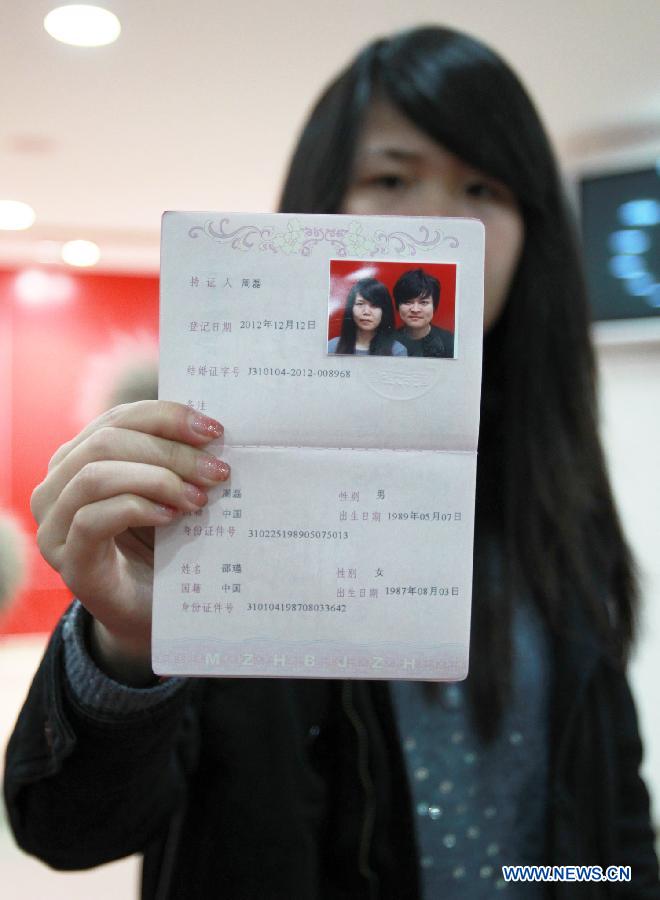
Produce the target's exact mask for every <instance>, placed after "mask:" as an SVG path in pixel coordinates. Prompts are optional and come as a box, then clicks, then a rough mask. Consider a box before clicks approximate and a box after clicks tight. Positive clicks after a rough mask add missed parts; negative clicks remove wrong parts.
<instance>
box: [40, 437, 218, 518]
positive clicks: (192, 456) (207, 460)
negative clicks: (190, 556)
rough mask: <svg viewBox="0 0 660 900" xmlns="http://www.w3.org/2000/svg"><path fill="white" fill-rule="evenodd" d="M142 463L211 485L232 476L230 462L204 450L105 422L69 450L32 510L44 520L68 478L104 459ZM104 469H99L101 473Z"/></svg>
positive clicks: (47, 481)
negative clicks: (223, 460) (101, 426)
mask: <svg viewBox="0 0 660 900" xmlns="http://www.w3.org/2000/svg"><path fill="white" fill-rule="evenodd" d="M104 460H105V461H114V462H132V463H142V464H146V465H149V466H156V467H159V468H164V469H167V470H170V471H171V472H173V473H175V474H176V475H178V476H179V477H180V478H181V479H183V481H186V482H189V483H192V484H196V485H197V486H198V487H201V488H208V487H211V486H213V485H215V484H218V483H219V482H221V481H226V480H227V478H228V477H229V466H228V465H227V464H226V463H224V462H222V460H220V459H218V458H217V457H216V456H213V455H212V454H210V453H206V452H205V451H204V450H200V449H196V448H195V447H191V446H189V445H188V444H182V443H179V442H178V441H173V440H168V439H165V438H161V437H154V436H153V435H151V434H145V433H143V432H139V431H131V430H128V429H126V428H114V427H112V426H104V427H103V428H100V429H99V430H96V431H93V432H92V433H91V434H89V435H88V437H87V438H86V439H85V440H84V441H82V442H80V443H79V444H78V445H77V446H76V447H75V448H74V449H72V450H71V451H70V452H69V453H67V454H66V455H65V456H64V457H63V458H62V460H61V462H60V463H58V464H57V465H56V466H55V467H54V468H52V469H51V471H50V472H49V473H48V476H47V477H46V479H45V481H43V482H42V483H41V484H40V485H39V486H38V487H37V488H36V489H35V491H34V493H33V494H32V501H31V506H32V512H33V515H34V517H35V518H36V520H37V522H39V523H41V522H42V521H43V519H44V517H45V516H46V514H47V513H48V511H49V510H50V508H51V506H52V505H53V504H55V502H56V501H57V498H58V497H59V496H60V494H61V493H62V492H63V491H64V489H65V487H66V486H67V485H68V484H69V482H70V481H71V480H72V479H73V478H75V477H76V475H78V473H79V472H81V471H82V470H83V469H84V468H85V467H86V466H89V465H90V464H91V463H96V462H101V461H104ZM100 471H101V470H99V469H97V470H96V474H97V475H98V474H99V473H100Z"/></svg>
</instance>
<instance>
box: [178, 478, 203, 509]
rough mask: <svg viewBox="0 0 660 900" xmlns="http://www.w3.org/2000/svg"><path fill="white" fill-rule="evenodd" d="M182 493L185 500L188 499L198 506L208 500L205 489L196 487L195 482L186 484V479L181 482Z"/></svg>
mask: <svg viewBox="0 0 660 900" xmlns="http://www.w3.org/2000/svg"><path fill="white" fill-rule="evenodd" d="M183 493H184V494H185V497H186V500H189V501H190V503H192V504H194V505H195V506H198V507H200V506H206V504H207V503H208V501H209V498H208V496H207V494H206V491H203V490H202V489H201V488H198V487H197V485H196V484H188V482H187V481H184V483H183Z"/></svg>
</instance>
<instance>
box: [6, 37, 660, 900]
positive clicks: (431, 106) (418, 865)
mask: <svg viewBox="0 0 660 900" xmlns="http://www.w3.org/2000/svg"><path fill="white" fill-rule="evenodd" d="M281 206H282V209H283V210H284V211H287V212H325V213H333V212H346V213H351V214H360V213H377V214H386V213H392V214H398V213H404V214H406V213H410V214H420V215H433V214H438V215H466V216H476V217H478V218H480V219H481V220H482V221H483V222H484V224H485V227H486V235H487V240H486V248H487V250H486V253H487V255H486V283H485V313H484V328H485V338H484V381H483V401H482V426H481V436H480V445H479V451H480V452H479V470H478V494H477V522H476V547H475V585H474V588H475V589H474V614H473V615H474V631H473V643H472V651H471V659H472V671H471V674H470V677H469V679H468V681H467V683H466V687H460V686H450V687H449V688H448V689H447V690H445V691H442V692H437V693H436V692H434V691H432V690H430V689H424V688H423V687H421V686H417V685H415V684H414V683H411V684H404V683H401V684H394V685H392V686H391V690H390V687H388V685H386V684H384V683H381V682H376V683H368V682H356V683H353V684H352V683H350V682H344V683H327V682H322V681H292V682H283V681H278V680H269V681H258V680H257V681H252V680H246V681H240V680H239V681H230V682H215V681H199V682H196V681H194V680H189V681H185V680H181V679H173V680H171V681H169V682H168V683H166V684H164V685H158V684H155V681H154V678H153V675H152V673H151V670H150V664H149V623H150V596H151V557H150V554H149V551H148V546H147V544H146V543H145V533H144V531H143V528H144V527H145V526H150V525H159V524H162V523H164V522H169V521H171V520H172V518H173V516H174V515H175V514H177V513H176V512H175V511H190V510H192V509H196V508H199V507H200V506H202V505H203V504H204V503H205V502H206V492H207V491H208V490H209V489H210V488H212V487H213V485H214V484H217V483H219V482H220V481H222V480H224V479H226V477H227V475H228V471H227V467H226V466H224V465H223V464H222V463H221V461H219V460H216V459H215V457H210V456H209V454H205V453H204V449H203V448H204V446H205V445H206V444H207V443H208V441H209V440H210V439H211V438H214V437H217V436H218V435H219V434H220V432H221V426H220V424H219V423H217V422H214V421H212V420H208V419H206V418H204V417H201V416H199V415H196V414H194V413H192V412H191V411H190V410H186V409H184V408H183V407H181V406H179V405H176V404H168V403H157V404H153V403H145V404H136V405H132V406H128V407H120V408H118V409H115V410H114V411H113V412H111V413H110V414H108V415H106V416H104V417H101V418H100V419H99V420H97V421H96V422H94V423H92V424H91V425H90V426H89V427H88V428H87V429H86V430H85V431H83V432H82V434H81V435H79V437H78V438H76V439H75V440H74V441H72V442H71V443H70V444H67V445H65V446H64V447H63V448H62V449H61V450H60V451H59V452H58V454H56V456H55V457H54V459H53V463H52V465H51V469H50V471H49V474H48V476H47V477H46V479H45V481H44V482H43V484H42V485H40V487H39V488H38V489H37V491H36V492H35V497H34V501H33V506H34V510H35V514H36V516H37V518H38V520H39V521H40V546H41V549H42V552H43V553H44V555H45V556H46V558H47V559H48V560H49V561H50V562H51V564H52V565H54V566H55V567H56V568H57V569H58V571H60V572H61V573H62V576H63V577H64V579H65V581H66V582H67V584H68V585H69V586H70V587H71V589H72V590H73V592H74V593H75V594H76V595H77V596H78V597H79V598H80V600H81V601H82V602H83V603H84V604H85V607H86V609H87V610H88V612H85V610H83V609H82V607H79V606H77V607H75V608H74V610H73V611H72V612H71V613H69V614H68V615H67V617H66V619H65V622H64V625H63V626H62V627H61V628H60V629H58V631H57V632H56V635H55V636H54V638H53V641H52V643H51V646H50V649H49V651H48V653H47V656H46V659H45V661H44V663H43V664H42V667H41V669H40V671H39V673H38V674H37V677H36V679H35V684H34V687H33V689H32V693H31V696H30V698H29V700H28V703H27V706H26V708H25V710H24V712H23V714H22V716H21V718H20V720H19V723H18V725H17V730H16V733H15V735H14V738H13V739H12V744H11V746H10V749H9V755H8V764H7V775H6V794H7V801H8V807H9V811H10V816H11V820H12V824H13V827H14V830H15V832H16V835H17V837H18V840H19V842H20V843H21V845H22V846H24V847H25V848H26V849H28V850H29V851H30V852H33V853H36V854H38V855H40V856H41V857H42V858H44V859H46V860H47V861H48V862H49V863H50V864H51V865H55V866H62V867H65V868H67V867H71V868H75V867H81V866H88V865H95V864H98V863H100V862H103V861H106V860H108V859H112V858H116V857H117V856H121V855H124V854H127V853H131V852H135V851H143V852H145V870H144V879H143V896H144V897H148V898H152V897H170V898H172V897H186V898H187V900H195V898H206V897H209V896H212V895H221V894H222V895H223V896H227V897H232V898H239V897H240V898H248V897H249V898H256V897H260V898H261V897H264V898H265V897H268V898H286V900H291V898H293V897H295V898H296V900H312V898H320V897H323V898H333V900H336V898H340V897H356V898H357V897H379V898H387V900H408V898H410V900H413V898H419V897H422V896H424V897H426V898H432V900H434V898H436V897H440V896H442V897H444V898H458V897H461V898H478V897H492V895H493V892H494V891H499V890H500V889H501V890H503V891H504V892H505V893H506V892H507V891H509V890H510V889H512V888H513V886H512V885H507V884H506V883H505V882H504V880H503V878H502V872H501V865H502V864H506V863H520V862H538V863H551V864H559V863H563V864H575V863H593V864H598V865H600V866H603V867H606V866H608V865H610V864H630V865H632V867H633V871H632V881H631V882H628V883H621V884H610V883H608V882H606V881H603V882H600V881H594V882H592V883H590V884H589V888H588V889H587V888H586V887H585V886H584V885H581V884H575V883H570V882H569V883H560V882H553V883H550V884H547V885H540V884H534V883H528V884H526V885H525V886H524V888H523V891H524V896H525V897H526V898H532V897H537V896H541V895H542V896H544V897H546V896H552V897H556V898H572V897H578V896H579V897H582V896H584V895H585V891H586V890H589V891H590V893H589V896H591V897H599V898H607V897H613V896H616V897H629V898H631V900H632V898H640V897H644V898H646V900H649V898H658V897H660V888H659V886H658V874H657V862H656V860H655V855H654V850H653V834H652V830H651V827H650V822H649V813H648V798H647V795H646V791H645V789H644V786H643V784H642V782H641V780H640V778H639V774H638V765H639V758H640V745H639V737H638V734H637V728H636V723H635V714H634V710H633V707H632V702H631V700H630V696H629V692H628V688H627V685H626V680H625V675H624V670H625V660H626V657H627V653H628V649H629V646H630V641H631V637H632V630H633V628H632V626H633V618H634V601H635V591H634V583H633V577H632V569H631V562H630V557H629V554H628V550H627V548H626V545H625V543H624V540H623V538H622V535H621V529H620V527H619V522H618V519H617V516H616V512H615V510H614V507H613V503H612V498H611V494H610V489H609V485H608V481H607V477H606V473H605V468H604V464H603V458H602V453H601V448H600V446H599V442H598V437H597V431H596V422H595V401H594V384H593V360H592V355H591V350H590V347H589V341H588V335H587V308H586V302H585V296H584V289H583V285H582V278H581V274H580V267H579V263H578V258H577V254H576V250H575V242H574V239H573V235H572V231H571V227H570V225H569V221H568V217H567V214H566V211H565V208H564V203H563V199H562V196H561V191H560V187H559V179H558V177H557V172H556V169H555V165H554V163H553V159H552V155H551V152H550V149H549V146H548V142H547V139H546V137H545V134H544V132H543V129H542V127H541V125H540V123H539V120H538V117H537V115H536V113H535V111H534V108H533V106H532V104H531V102H530V100H529V98H528V97H527V95H526V93H525V92H524V90H523V88H522V87H521V85H520V83H519V82H518V80H517V78H516V77H515V75H514V74H513V73H512V72H511V70H510V69H509V68H508V67H507V66H506V65H505V64H504V63H503V62H502V60H500V59H499V57H497V56H496V55H495V54H494V53H492V52H491V51H490V50H489V49H487V48H486V47H484V46H483V45H482V44H481V43H479V42H477V41H475V40H473V39H471V38H469V37H467V36H465V35H462V34H458V33H456V32H453V31H449V30H446V29H440V28H426V29H418V30H415V31H412V32H407V33H403V34H400V35H397V36H395V37H394V38H392V39H391V40H383V41H377V42H376V43H374V44H372V45H370V46H369V47H367V48H366V49H365V50H364V51H363V52H362V53H360V54H359V55H358V57H357V58H356V59H355V60H354V61H353V62H352V64H351V65H350V66H349V67H348V68H347V69H346V70H345V72H343V73H342V74H341V75H340V76H339V78H337V79H336V80H335V81H334V82H333V83H332V84H331V85H330V87H329V88H328V90H327V91H326V92H325V94H324V95H323V97H322V98H321V100H320V101H319V103H318V104H317V106H316V107H315V109H314V110H313V112H312V114H311V117H310V120H309V122H308V124H307V126H306V128H305V129H304V131H303V134H302V136H301V138H300V141H299V144H298V147H297V150H296V152H295V154H294V157H293V161H292V164H291V169H290V172H289V176H288V178H287V181H286V185H285V189H284V194H283V198H282V204H281ZM104 673H105V674H104ZM108 675H109V676H111V677H112V678H114V679H115V681H116V682H117V683H114V682H113V681H111V680H110V679H109V678H108V677H107V676H108ZM130 686H132V687H130ZM44 723H45V724H44ZM526 748H529V749H528V750H526Z"/></svg>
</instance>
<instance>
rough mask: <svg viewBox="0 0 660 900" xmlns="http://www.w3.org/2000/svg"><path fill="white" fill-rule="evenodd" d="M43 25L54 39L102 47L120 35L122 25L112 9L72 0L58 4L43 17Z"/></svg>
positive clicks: (75, 44)
mask: <svg viewBox="0 0 660 900" xmlns="http://www.w3.org/2000/svg"><path fill="white" fill-rule="evenodd" d="M44 28H45V29H46V31H47V32H48V34H49V35H50V36H51V37H53V38H55V40H56V41H62V43H63V44H73V45H74V47H103V46H104V45H105V44H112V43H113V41H116V40H117V38H118V37H119V33H120V31H121V25H120V23H119V19H118V18H117V16H116V15H115V14H114V13H111V12H110V10H108V9H103V8H102V7H101V6H89V5H87V4H83V3H73V4H70V5H68V6H58V7H57V9H53V10H51V11H50V12H49V13H48V15H47V16H46V18H45V19H44Z"/></svg>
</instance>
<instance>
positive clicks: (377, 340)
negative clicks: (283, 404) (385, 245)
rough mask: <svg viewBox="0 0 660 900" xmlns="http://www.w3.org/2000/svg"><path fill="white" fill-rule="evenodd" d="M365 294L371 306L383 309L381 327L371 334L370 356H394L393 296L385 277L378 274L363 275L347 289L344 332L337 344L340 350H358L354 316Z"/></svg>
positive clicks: (347, 351) (353, 351)
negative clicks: (369, 276) (383, 279)
mask: <svg viewBox="0 0 660 900" xmlns="http://www.w3.org/2000/svg"><path fill="white" fill-rule="evenodd" d="M358 295H359V296H360V297H364V299H365V300H367V301H368V302H369V303H371V305H372V306H377V307H378V309H380V310H382V312H383V315H382V316H381V320H380V323H379V325H378V328H377V329H376V331H375V332H374V334H373V337H372V338H371V342H370V344H369V354H370V355H371V356H391V355H392V344H393V343H394V312H393V310H392V298H391V297H390V292H389V291H388V290H387V288H386V287H385V285H384V284H383V282H382V281H378V279H377V278H361V279H360V280H359V281H356V282H355V284H354V285H353V287H352V288H351V289H350V291H349V292H348V297H347V298H346V306H345V307H344V316H343V318H342V321H341V334H340V336H339V343H338V344H337V350H336V352H337V353H355V339H356V336H357V326H356V324H355V319H354V318H353V307H354V306H355V301H356V300H357V298H358Z"/></svg>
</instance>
